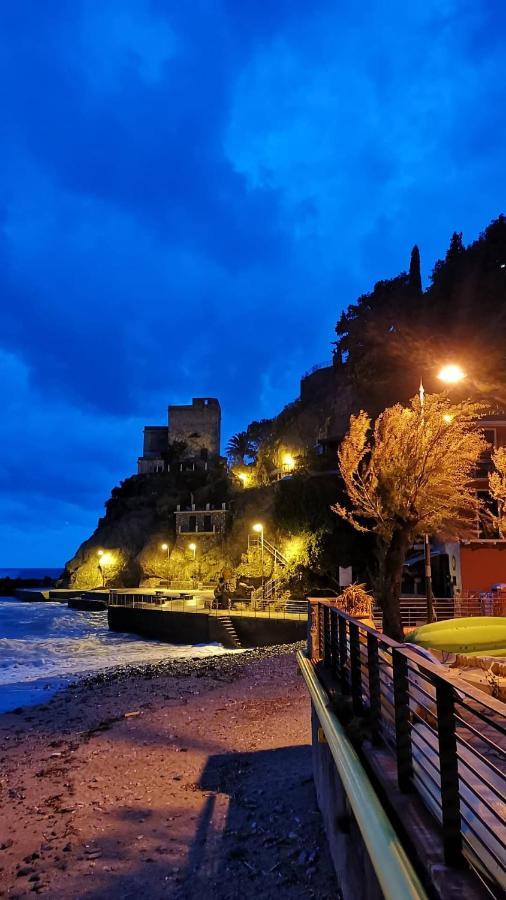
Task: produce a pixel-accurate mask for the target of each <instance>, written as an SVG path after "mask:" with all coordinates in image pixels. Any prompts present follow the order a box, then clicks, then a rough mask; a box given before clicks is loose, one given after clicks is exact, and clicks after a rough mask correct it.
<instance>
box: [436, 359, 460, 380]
mask: <svg viewBox="0 0 506 900" xmlns="http://www.w3.org/2000/svg"><path fill="white" fill-rule="evenodd" d="M437 377H438V378H439V380H440V381H442V382H444V384H458V383H459V381H462V379H463V378H465V377H466V373H465V372H464V370H463V369H462V368H461V367H460V366H458V365H456V363H448V364H447V365H446V366H443V368H442V369H440V371H439V372H438V376H437Z"/></svg>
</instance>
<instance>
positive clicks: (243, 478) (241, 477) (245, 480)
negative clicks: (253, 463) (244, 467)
mask: <svg viewBox="0 0 506 900" xmlns="http://www.w3.org/2000/svg"><path fill="white" fill-rule="evenodd" d="M237 477H238V478H239V480H240V481H242V483H243V486H246V485H247V483H248V481H249V475H247V474H246V472H239V475H238V476H237Z"/></svg>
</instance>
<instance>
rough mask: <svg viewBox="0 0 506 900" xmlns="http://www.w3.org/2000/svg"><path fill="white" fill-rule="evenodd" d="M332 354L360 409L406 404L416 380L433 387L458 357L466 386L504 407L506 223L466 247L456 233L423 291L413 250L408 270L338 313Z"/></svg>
mask: <svg viewBox="0 0 506 900" xmlns="http://www.w3.org/2000/svg"><path fill="white" fill-rule="evenodd" d="M336 335H337V340H336V342H335V344H336V354H337V356H338V358H339V359H340V360H342V362H343V366H344V370H345V372H346V373H347V374H348V377H349V379H350V382H351V384H352V385H353V386H354V388H355V392H356V395H357V398H358V403H359V405H362V404H364V403H365V402H367V403H368V408H369V409H373V410H374V411H375V412H377V411H379V410H380V409H382V408H384V407H385V406H387V405H389V404H391V403H392V402H394V401H395V400H397V399H401V400H402V401H406V400H407V399H408V397H409V395H410V393H412V392H413V390H414V388H415V387H416V383H417V380H418V378H419V377H420V375H423V378H424V382H426V386H427V388H428V389H429V390H434V389H436V383H435V382H434V381H433V378H434V377H435V371H436V370H437V368H439V367H440V365H441V364H442V363H443V362H445V361H447V360H448V359H456V360H458V361H459V362H460V364H461V365H462V366H463V368H464V369H465V371H466V372H467V373H469V376H470V377H469V380H468V386H471V388H474V389H475V390H476V393H478V394H480V395H481V396H482V397H483V399H487V400H489V399H490V398H493V399H494V400H495V401H496V402H497V403H499V405H506V392H505V390H504V388H503V385H504V383H505V382H506V352H505V349H504V348H505V347H506V218H505V217H504V216H503V215H501V216H499V217H498V218H497V219H495V220H494V221H493V222H491V224H490V225H489V226H488V227H487V228H486V229H485V231H484V232H483V234H481V235H480V236H479V238H478V239H477V240H476V241H474V242H473V243H472V244H470V245H469V246H465V245H464V243H463V241H462V234H461V233H457V232H455V233H454V234H453V236H452V238H451V241H450V245H449V248H448V251H447V253H446V256H445V258H444V259H443V260H439V261H438V262H436V264H435V266H434V269H433V271H432V275H431V279H430V285H429V287H428V288H427V289H426V290H425V291H422V284H421V277H420V256H419V252H418V248H417V247H414V248H413V251H412V254H411V263H410V266H409V271H408V272H402V273H401V274H400V275H397V276H396V277H394V278H391V279H387V280H384V281H379V282H378V283H377V284H376V285H375V286H374V288H373V290H372V291H371V292H370V293H367V294H363V295H362V296H361V297H359V299H358V300H357V302H356V303H354V304H352V305H350V306H349V307H348V309H347V310H345V312H343V313H342V315H341V317H340V319H339V321H338V323H337V325H336Z"/></svg>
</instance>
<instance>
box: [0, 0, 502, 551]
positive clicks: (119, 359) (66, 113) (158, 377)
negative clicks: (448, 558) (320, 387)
mask: <svg viewBox="0 0 506 900" xmlns="http://www.w3.org/2000/svg"><path fill="white" fill-rule="evenodd" d="M505 29H506V6H505V5H504V4H500V3H496V2H491V0H482V2H479V0H414V2H412V3H409V4H408V3H406V2H405V0H389V2H384V0H369V2H367V3H361V4H357V3H354V2H352V0H341V2H338V0H334V2H331V0H313V2H312V3H308V2H307V0H277V2H275V3H274V2H271V0H194V2H191V3H190V2H182V0H179V2H177V0H44V2H41V0H16V2H15V3H2V4H1V6H0V66H1V72H0V84H1V88H0V93H1V107H2V110H1V125H2V135H1V140H0V161H1V165H0V226H1V233H0V298H1V300H0V303H1V327H0V391H1V397H2V415H1V418H0V428H1V436H0V490H1V497H0V565H3V566H10V565H26V566H30V565H44V564H46V565H55V566H56V565H59V564H61V563H63V562H64V561H65V559H67V558H68V557H69V556H71V555H72V554H73V552H74V550H75V548H76V546H77V545H78V544H79V542H80V541H81V540H82V539H83V538H84V537H86V536H87V535H88V534H89V533H90V531H91V530H92V529H93V528H94V526H95V524H96V520H97V518H98V516H99V515H100V514H101V512H102V510H103V503H104V500H105V499H106V498H107V496H108V495H109V492H110V490H111V488H112V487H113V486H114V484H116V483H118V481H119V480H120V479H122V478H124V477H126V476H128V475H129V474H131V473H133V472H134V471H135V465H136V458H137V456H138V455H139V453H140V450H141V440H142V426H143V424H144V423H145V422H146V423H148V422H149V423H157V422H160V423H162V422H163V420H164V416H165V407H166V405H167V403H168V402H179V403H181V402H183V403H184V402H188V401H189V400H190V398H191V397H192V395H197V396H198V395H209V396H217V397H219V398H220V400H221V403H222V407H223V409H224V432H225V433H224V437H225V438H226V437H227V436H229V435H230V434H231V433H233V432H235V431H237V430H239V429H241V428H243V427H244V426H245V425H246V424H247V423H248V421H250V420H251V419H254V418H260V417H264V416H269V415H272V414H273V413H275V412H277V411H278V410H279V408H280V407H281V406H282V405H284V404H285V403H286V402H288V401H290V400H292V399H294V398H295V396H296V395H297V392H298V381H299V376H300V374H301V373H302V372H304V371H305V370H306V369H308V368H309V367H310V366H311V365H313V364H314V363H316V362H320V361H322V360H325V359H328V358H330V343H331V341H332V339H333V328H334V325H335V321H336V319H337V317H338V314H339V311H340V310H341V309H342V308H343V306H346V305H347V304H348V303H349V302H351V301H353V300H354V299H355V298H356V296H357V295H358V294H359V293H361V292H363V291H365V290H368V289H369V288H370V287H371V286H372V284H373V283H374V281H375V280H377V279H378V278H382V277H389V276H391V275H395V274H397V273H398V272H399V271H401V270H402V269H405V268H406V266H407V264H408V261H409V252H410V249H411V246H412V244H413V243H414V242H415V241H416V242H418V244H419V246H420V249H421V253H422V264H423V271H424V277H425V278H426V279H427V278H428V276H429V274H430V270H431V268H432V265H433V263H434V260H435V259H436V258H437V257H438V256H441V255H442V254H444V252H445V249H446V247H447V245H448V241H449V237H450V234H451V232H452V231H453V230H455V229H457V230H459V231H460V230H462V231H463V232H464V239H465V240H466V241H468V242H469V241H471V240H472V239H474V238H475V237H476V236H477V234H478V233H479V231H480V230H482V229H483V228H484V227H485V225H486V224H487V223H488V222H489V221H490V219H492V218H493V217H495V216H496V215H498V214H499V213H500V212H501V211H505V206H506V204H505V202H504V188H505V166H504V161H505V150H506V133H505V132H506V116H505V113H504V110H505V108H506V104H505V93H506V85H505V75H506V58H505V54H504V45H503V38H504V34H505Z"/></svg>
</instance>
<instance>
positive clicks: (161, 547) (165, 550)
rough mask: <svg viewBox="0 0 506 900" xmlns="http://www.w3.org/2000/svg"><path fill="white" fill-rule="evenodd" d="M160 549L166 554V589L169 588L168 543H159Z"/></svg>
mask: <svg viewBox="0 0 506 900" xmlns="http://www.w3.org/2000/svg"><path fill="white" fill-rule="evenodd" d="M160 549H161V550H163V551H164V552H165V553H166V554H167V590H168V588H169V560H170V544H161V545H160Z"/></svg>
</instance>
